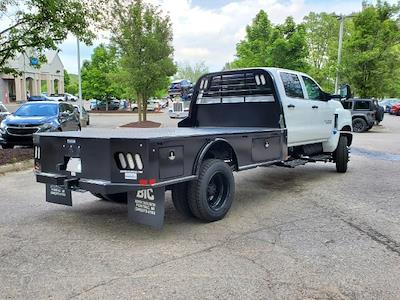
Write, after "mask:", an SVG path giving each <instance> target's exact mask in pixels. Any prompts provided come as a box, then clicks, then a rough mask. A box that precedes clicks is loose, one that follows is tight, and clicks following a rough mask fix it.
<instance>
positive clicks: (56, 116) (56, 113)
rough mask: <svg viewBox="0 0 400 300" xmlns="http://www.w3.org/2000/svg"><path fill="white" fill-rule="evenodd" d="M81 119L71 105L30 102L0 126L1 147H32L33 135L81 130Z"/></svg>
mask: <svg viewBox="0 0 400 300" xmlns="http://www.w3.org/2000/svg"><path fill="white" fill-rule="evenodd" d="M80 129H81V126H80V124H79V118H78V117H77V114H76V113H75V109H74V107H73V106H72V105H71V104H69V103H60V102H54V101H40V102H28V103H25V104H23V105H22V106H21V107H20V108H19V109H18V110H17V111H16V112H15V113H13V114H12V115H11V116H9V117H8V118H7V119H5V120H3V121H2V122H1V124H0V145H1V146H2V147H3V148H4V149H6V148H13V147H14V146H16V145H21V146H30V145H32V144H33V134H34V133H37V132H49V131H77V130H80Z"/></svg>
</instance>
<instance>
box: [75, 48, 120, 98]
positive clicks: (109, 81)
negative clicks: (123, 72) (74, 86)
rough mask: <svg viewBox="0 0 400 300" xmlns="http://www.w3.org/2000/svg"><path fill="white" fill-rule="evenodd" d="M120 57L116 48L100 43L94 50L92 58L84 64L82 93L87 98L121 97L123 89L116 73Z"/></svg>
mask: <svg viewBox="0 0 400 300" xmlns="http://www.w3.org/2000/svg"><path fill="white" fill-rule="evenodd" d="M118 70H119V57H118V56H117V51H116V48H115V47H113V46H108V47H107V46H105V45H103V44H100V45H99V46H98V47H96V48H95V49H94V50H93V53H92V56H91V60H90V61H84V63H83V66H82V93H83V97H84V98H85V99H92V98H94V99H97V100H109V99H111V98H113V97H116V98H121V95H122V94H123V89H122V87H121V84H118V80H117V79H116V75H115V74H117V73H118Z"/></svg>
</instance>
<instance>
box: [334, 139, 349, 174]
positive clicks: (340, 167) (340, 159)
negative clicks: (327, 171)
mask: <svg viewBox="0 0 400 300" xmlns="http://www.w3.org/2000/svg"><path fill="white" fill-rule="evenodd" d="M333 157H334V160H335V162H336V171H337V172H338V173H346V172H347V165H348V163H349V146H347V136H343V135H341V136H340V138H339V143H338V146H337V148H336V150H335V152H334V153H333Z"/></svg>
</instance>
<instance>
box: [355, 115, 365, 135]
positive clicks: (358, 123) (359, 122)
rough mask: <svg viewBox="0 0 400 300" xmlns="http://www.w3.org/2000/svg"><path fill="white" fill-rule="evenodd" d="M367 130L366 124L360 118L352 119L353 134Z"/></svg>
mask: <svg viewBox="0 0 400 300" xmlns="http://www.w3.org/2000/svg"><path fill="white" fill-rule="evenodd" d="M367 129H368V124H367V122H366V121H365V120H364V119H362V118H354V119H353V131H354V132H364V131H366V130H367Z"/></svg>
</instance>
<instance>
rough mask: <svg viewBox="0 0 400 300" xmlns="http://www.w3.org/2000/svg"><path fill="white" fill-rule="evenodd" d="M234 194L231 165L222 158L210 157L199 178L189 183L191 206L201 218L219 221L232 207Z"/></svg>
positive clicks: (203, 165)
mask: <svg viewBox="0 0 400 300" xmlns="http://www.w3.org/2000/svg"><path fill="white" fill-rule="evenodd" d="M234 194H235V179H234V177H233V173H232V169H231V167H230V166H229V165H228V164H226V163H225V162H223V161H222V160H218V159H208V160H206V161H204V162H203V163H202V165H201V167H200V174H199V177H198V179H197V180H195V181H192V182H190V183H189V188H188V202H189V207H190V210H191V212H192V213H193V215H194V216H196V217H197V218H199V219H200V220H204V221H207V222H213V221H218V220H221V219H223V218H224V217H225V215H226V214H227V213H228V211H229V209H230V208H231V205H232V202H233V198H234Z"/></svg>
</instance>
